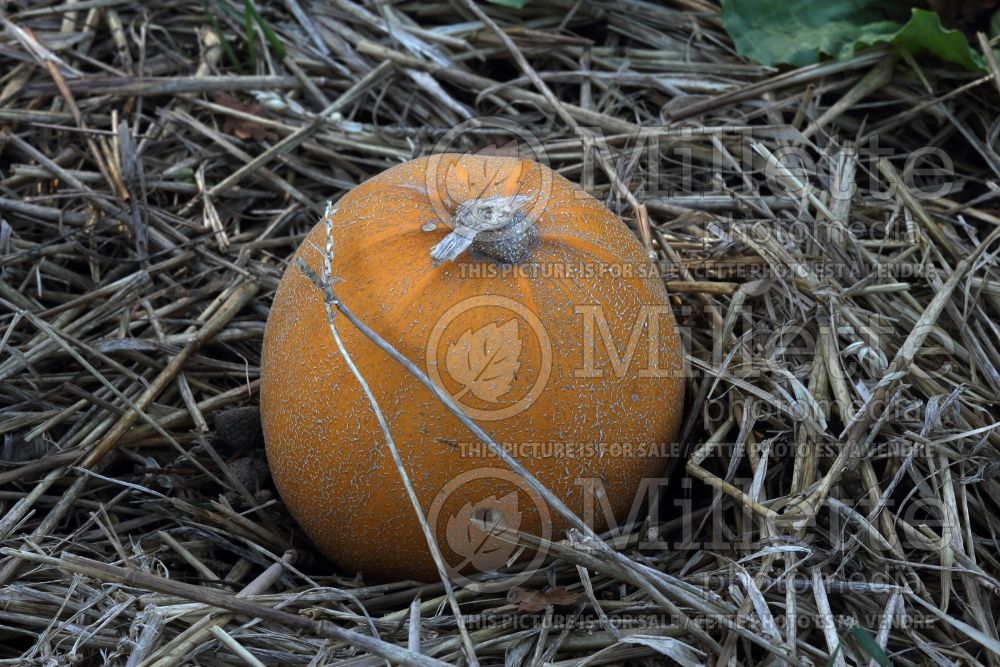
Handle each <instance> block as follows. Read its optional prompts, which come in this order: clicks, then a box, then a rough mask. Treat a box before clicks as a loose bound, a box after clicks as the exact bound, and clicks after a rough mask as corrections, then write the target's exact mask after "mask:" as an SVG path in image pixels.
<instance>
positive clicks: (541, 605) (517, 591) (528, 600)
mask: <svg viewBox="0 0 1000 667" xmlns="http://www.w3.org/2000/svg"><path fill="white" fill-rule="evenodd" d="M582 597H583V593H570V592H569V591H568V590H566V587H565V586H556V587H555V588H550V589H549V590H547V591H533V590H530V589H528V588H512V589H511V590H510V592H509V593H507V602H510V603H511V604H516V605H517V610H518V611H527V612H532V611H542V610H544V609H545V608H546V607H549V606H551V605H558V606H561V607H566V606H569V605H571V604H575V603H576V602H577V601H578V600H580V599H581V598H582Z"/></svg>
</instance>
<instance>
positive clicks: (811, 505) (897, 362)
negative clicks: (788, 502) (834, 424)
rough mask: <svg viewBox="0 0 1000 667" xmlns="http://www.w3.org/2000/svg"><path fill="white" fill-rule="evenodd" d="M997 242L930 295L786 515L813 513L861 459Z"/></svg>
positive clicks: (997, 234) (997, 235)
mask: <svg viewBox="0 0 1000 667" xmlns="http://www.w3.org/2000/svg"><path fill="white" fill-rule="evenodd" d="M997 239H1000V227H997V228H996V229H994V230H993V231H992V232H991V233H990V235H989V236H987V237H986V239H985V240H983V242H982V243H980V244H979V245H978V246H977V247H976V249H975V250H974V251H973V252H972V253H970V254H969V255H968V256H966V257H965V258H964V259H963V260H962V261H960V262H959V263H958V265H957V266H956V267H955V270H954V271H953V272H952V273H951V275H950V276H948V280H946V281H945V283H944V285H942V287H941V289H940V291H938V292H937V294H935V295H934V298H933V299H932V300H931V302H930V303H929V304H927V308H926V309H925V310H924V312H923V313H922V314H921V315H920V319H919V320H917V323H916V325H915V326H914V327H913V329H912V330H911V331H910V334H909V335H908V336H907V337H906V340H905V341H903V344H902V345H901V346H900V347H899V350H898V351H897V352H896V356H895V357H893V359H892V362H891V363H890V364H889V367H888V368H887V369H886V372H885V377H883V379H882V380H881V381H880V382H879V383H878V385H877V386H876V387H875V390H874V391H872V393H871V396H870V397H869V398H868V400H867V401H865V404H864V406H863V407H862V409H861V410H859V411H858V412H857V414H855V416H854V419H853V420H852V421H851V422H850V423H849V424H848V425H847V426H846V427H845V428H844V432H843V434H842V435H841V438H842V439H843V443H844V444H843V447H842V448H841V450H840V453H839V454H838V456H837V459H836V460H835V461H834V462H833V464H832V466H831V467H830V472H828V473H827V474H826V475H825V476H824V477H823V479H822V480H821V481H820V484H819V486H818V487H817V488H816V490H815V491H813V492H812V493H810V494H809V496H808V497H806V498H805V499H803V500H802V501H801V502H800V503H798V504H797V505H794V506H792V507H790V508H788V510H786V514H788V515H794V514H799V513H812V512H815V511H816V510H817V509H818V507H819V504H820V503H822V501H823V499H825V498H826V495H827V494H828V493H829V492H830V489H831V488H832V487H833V485H834V483H836V481H837V480H839V479H840V476H841V475H843V474H844V472H845V471H846V470H847V468H848V463H849V461H850V460H851V459H852V458H854V457H856V456H858V455H862V456H864V455H865V453H864V452H862V451H859V448H860V446H861V443H862V441H863V440H864V436H865V434H866V429H867V428H868V426H869V425H870V424H871V422H872V420H874V419H875V418H876V411H878V410H882V409H883V408H885V406H886V405H888V403H887V399H888V398H889V395H890V393H891V392H892V391H893V390H894V389H895V388H896V386H897V383H898V382H899V381H900V380H901V379H902V378H903V377H905V376H906V374H907V371H908V370H909V368H910V366H911V364H912V363H913V360H914V358H915V357H916V355H917V352H918V351H919V350H920V348H921V346H922V345H923V344H924V341H926V340H927V336H928V335H929V334H930V333H931V331H932V328H933V326H934V323H935V322H936V321H937V319H938V317H939V316H940V315H941V312H942V311H943V310H944V309H945V306H946V305H947V304H948V302H949V301H950V300H951V298H952V294H953V292H954V291H955V289H956V288H957V287H958V284H959V282H961V281H962V280H963V279H965V277H966V274H967V273H968V272H969V270H970V269H971V268H972V267H973V265H975V263H976V262H977V261H978V260H979V257H980V256H981V255H982V254H983V253H984V252H985V251H986V249H987V248H988V247H989V246H990V245H992V244H993V243H995V242H996V241H997Z"/></svg>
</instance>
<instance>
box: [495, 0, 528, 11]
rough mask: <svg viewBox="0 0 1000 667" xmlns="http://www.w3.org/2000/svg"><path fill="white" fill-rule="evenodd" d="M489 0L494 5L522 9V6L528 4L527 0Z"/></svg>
mask: <svg viewBox="0 0 1000 667" xmlns="http://www.w3.org/2000/svg"><path fill="white" fill-rule="evenodd" d="M490 2H492V3H493V4H494V5H500V6H501V7H513V8H514V9H524V6H525V5H526V4H528V0H490Z"/></svg>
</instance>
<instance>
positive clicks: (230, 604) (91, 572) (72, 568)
mask: <svg viewBox="0 0 1000 667" xmlns="http://www.w3.org/2000/svg"><path fill="white" fill-rule="evenodd" d="M0 552H2V553H3V554H4V555H5V556H11V557H15V558H20V559H22V560H23V561H25V562H29V563H37V564H39V565H46V566H49V567H56V568H60V569H64V570H67V571H69V572H76V573H79V574H84V575H87V576H90V577H96V578H97V579H100V580H102V581H119V582H121V583H123V584H125V585H126V586H131V587H136V588H144V589H148V590H152V591H157V592H160V593H166V594H168V595H177V596H179V597H181V598H184V599H187V600H197V601H198V602H203V603H204V604H207V605H210V606H212V607H218V608H219V609H226V610H228V611H231V612H233V613H236V614H244V615H246V616H250V617H251V618H262V619H265V620H268V621H273V622H275V623H280V624H282V625H286V626H288V627H291V628H295V629H297V630H302V631H304V632H308V633H311V634H314V635H317V636H319V637H327V638H329V639H333V640H336V641H342V642H344V643H346V644H349V645H351V646H356V647H358V648H360V649H362V650H365V651H369V652H370V653H373V654H374V655H378V656H381V657H383V658H385V659H386V660H392V661H393V662H398V663H400V664H403V665H414V666H421V667H444V665H446V663H443V662H441V661H440V660H435V659H433V658H429V657H427V656H424V655H420V654H419V653H413V652H411V651H408V650H407V649H404V648H402V647H400V646H396V645H395V644H389V643H387V642H384V641H382V640H379V639H373V638H372V637H368V636H366V635H362V634H359V633H357V632H353V631H351V630H345V629H343V628H340V627H338V626H336V625H334V624H333V623H330V622H327V621H314V620H312V619H309V618H305V617H303V616H299V615H297V614H290V613H288V612H287V611H281V610H278V609H272V608H271V607H265V606H263V605H260V604H257V603H255V602H250V601H248V600H244V599H242V598H239V597H236V596H235V595H229V594H227V593H222V592H221V591H216V590H213V589H210V588H203V587H201V586H193V585H191V584H185V583H182V582H179V581H173V580H171V579H165V578H163V577H157V576H156V575H152V574H148V573H146V572H143V571H141V570H136V569H131V568H124V567H118V566H117V565H108V564H106V563H101V562H100V561H96V560H91V559H90V558H84V557H82V556H76V555H73V554H67V553H64V554H62V556H61V557H59V558H54V557H52V556H43V555H40V554H35V553H31V552H28V551H19V550H17V549H9V548H6V547H4V548H3V549H0Z"/></svg>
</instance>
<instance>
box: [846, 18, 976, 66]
mask: <svg viewBox="0 0 1000 667" xmlns="http://www.w3.org/2000/svg"><path fill="white" fill-rule="evenodd" d="M883 41H885V42H889V43H891V44H894V45H896V46H898V47H900V48H902V49H905V50H907V51H909V52H910V53H913V54H916V53H921V52H922V51H929V52H931V53H933V54H934V55H936V56H937V57H938V58H940V59H941V60H943V61H945V62H948V63H955V64H956V65H961V66H962V67H964V68H965V69H968V70H973V71H977V70H983V69H985V63H984V62H983V60H982V56H980V55H979V54H978V53H976V52H975V51H973V50H972V47H970V46H969V41H968V40H967V39H966V38H965V35H964V34H962V33H961V32H960V31H958V30H946V29H945V27H944V26H943V25H941V18H940V17H939V16H938V15H937V14H936V13H934V12H931V11H928V10H926V9H917V8H914V9H913V15H912V16H911V17H910V20H909V21H907V22H906V25H904V26H903V27H902V29H900V30H899V31H898V32H896V34H894V35H892V37H891V38H889V39H877V40H876V41H872V42H867V43H866V42H865V41H864V36H862V37H861V38H859V41H856V42H855V45H854V47H855V49H857V48H862V47H864V46H871V45H873V44H876V43H878V42H883Z"/></svg>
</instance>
